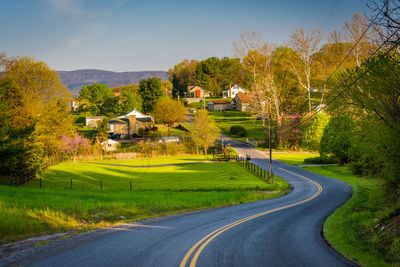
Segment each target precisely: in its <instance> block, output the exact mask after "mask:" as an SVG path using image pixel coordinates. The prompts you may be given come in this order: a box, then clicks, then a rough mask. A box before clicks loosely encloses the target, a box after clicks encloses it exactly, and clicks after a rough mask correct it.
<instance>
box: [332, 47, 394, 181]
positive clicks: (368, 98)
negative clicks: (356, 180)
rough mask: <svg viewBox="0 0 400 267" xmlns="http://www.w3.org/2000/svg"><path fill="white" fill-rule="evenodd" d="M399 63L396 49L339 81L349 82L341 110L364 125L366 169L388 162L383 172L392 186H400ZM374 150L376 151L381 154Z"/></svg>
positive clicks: (361, 155)
mask: <svg viewBox="0 0 400 267" xmlns="http://www.w3.org/2000/svg"><path fill="white" fill-rule="evenodd" d="M399 62H400V54H399V53H398V52H392V53H389V54H388V55H386V56H385V55H380V56H377V57H374V58H372V59H371V60H368V61H367V62H365V64H364V65H363V66H362V67H361V69H359V68H354V69H352V70H349V71H348V72H346V73H344V74H343V76H342V77H341V79H340V80H339V82H342V83H344V82H345V81H347V82H346V83H344V85H343V87H344V88H346V90H342V94H340V95H337V96H336V97H337V99H336V101H335V102H336V103H335V104H336V107H337V108H338V109H339V111H338V112H343V109H347V110H350V111H351V112H352V114H354V116H356V117H357V118H358V119H359V120H360V121H361V124H363V125H364V126H363V128H362V129H363V132H364V131H365V134H363V136H361V137H360V138H359V139H361V138H362V139H361V140H363V141H364V142H363V144H361V145H362V147H364V148H365V149H360V153H359V156H358V157H356V158H357V159H356V160H359V159H360V161H363V162H364V163H365V164H363V166H364V170H363V172H364V171H365V168H370V167H371V164H372V163H373V164H375V165H377V166H378V165H379V164H380V163H379V162H384V167H383V168H381V170H382V171H381V172H380V175H381V176H383V177H384V178H385V180H386V181H387V182H388V185H389V187H391V188H393V187H396V186H398V185H400V160H399V159H400V157H399V156H398V155H399V154H400V145H399V141H398V140H400V86H399V84H400V63H399ZM334 97H335V96H334ZM367 130H369V131H367ZM371 131H372V133H370V132H371ZM377 133H379V134H377ZM370 151H375V152H376V153H375V155H379V157H376V156H375V155H374V154H371V152H370ZM379 158H380V160H378V159H379ZM368 162H369V164H366V163H368ZM376 169H379V168H376Z"/></svg>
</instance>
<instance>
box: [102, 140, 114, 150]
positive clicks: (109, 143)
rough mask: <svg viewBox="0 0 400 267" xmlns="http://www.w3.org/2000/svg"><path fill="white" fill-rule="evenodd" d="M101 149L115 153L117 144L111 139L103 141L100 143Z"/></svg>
mask: <svg viewBox="0 0 400 267" xmlns="http://www.w3.org/2000/svg"><path fill="white" fill-rule="evenodd" d="M101 147H102V149H103V150H105V151H117V150H118V142H117V141H114V140H112V139H107V141H104V142H103V143H101Z"/></svg>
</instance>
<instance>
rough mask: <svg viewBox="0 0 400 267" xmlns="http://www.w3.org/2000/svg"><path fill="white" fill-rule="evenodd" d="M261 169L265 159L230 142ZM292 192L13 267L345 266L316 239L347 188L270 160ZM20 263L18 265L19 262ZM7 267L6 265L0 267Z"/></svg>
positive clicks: (45, 249)
mask: <svg viewBox="0 0 400 267" xmlns="http://www.w3.org/2000/svg"><path fill="white" fill-rule="evenodd" d="M231 144H232V147H234V148H235V149H236V150H237V151H238V152H239V154H240V155H246V154H248V155H250V156H251V158H252V162H253V163H255V164H257V165H259V166H260V167H263V168H265V169H267V168H268V167H267V166H268V161H267V159H266V156H265V153H263V152H261V151H257V150H255V149H252V148H249V147H246V146H245V145H243V144H241V143H237V142H232V143H231ZM273 172H274V173H275V174H277V175H278V176H280V177H282V178H284V179H285V180H286V181H288V182H289V183H290V184H291V186H292V187H293V190H292V191H291V192H290V193H289V194H287V195H285V196H283V197H281V198H277V199H271V200H263V201H258V202H253V203H246V204H242V205H236V206H231V207H225V208H218V209H210V210H206V211H201V212H192V213H188V214H182V215H174V216H167V217H163V218H160V219H156V220H147V221H143V222H141V223H131V224H127V225H123V226H119V227H116V228H113V229H111V230H110V229H108V230H102V231H97V232H96V231H95V232H91V233H85V234H82V235H78V236H76V237H72V238H69V239H66V240H58V241H55V242H51V243H50V244H46V245H42V246H40V247H38V248H36V249H33V250H32V251H30V252H29V253H27V254H26V255H25V256H23V255H20V256H19V258H18V257H17V258H16V259H15V261H14V262H12V261H11V262H8V263H12V264H18V265H35V266H352V265H355V264H354V263H352V262H351V261H349V260H347V259H345V258H344V257H343V256H341V255H340V254H339V253H337V252H336V251H335V250H334V249H332V248H331V247H330V246H329V245H328V244H327V243H326V242H325V240H324V239H323V237H322V234H321V232H322V225H323V222H324V220H325V219H326V217H327V216H329V215H330V214H331V213H332V212H333V211H334V210H335V209H336V208H338V207H339V206H341V205H342V204H343V203H344V202H346V200H347V199H348V198H350V196H351V194H352V191H351V188H350V186H348V185H347V184H345V183H343V182H340V181H337V180H334V179H331V178H327V177H323V176H320V175H316V174H312V173H309V172H307V171H305V170H301V169H299V168H297V167H295V166H291V165H287V164H285V163H282V162H279V161H275V160H274V161H273ZM24 257H25V258H24ZM6 264H7V263H6Z"/></svg>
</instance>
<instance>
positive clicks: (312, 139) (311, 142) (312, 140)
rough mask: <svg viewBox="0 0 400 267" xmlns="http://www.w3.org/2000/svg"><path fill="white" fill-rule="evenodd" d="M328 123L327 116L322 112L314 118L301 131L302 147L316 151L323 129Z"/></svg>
mask: <svg viewBox="0 0 400 267" xmlns="http://www.w3.org/2000/svg"><path fill="white" fill-rule="evenodd" d="M328 122H329V116H328V115H327V114H326V113H325V112H323V111H321V112H320V113H318V114H317V115H316V116H314V117H313V118H312V119H311V121H310V122H309V123H308V124H307V125H306V127H305V130H304V131H303V138H302V141H301V143H302V147H303V148H306V149H310V150H314V151H316V150H318V148H319V143H320V141H321V138H322V134H323V131H324V128H325V126H326V125H327V124H328Z"/></svg>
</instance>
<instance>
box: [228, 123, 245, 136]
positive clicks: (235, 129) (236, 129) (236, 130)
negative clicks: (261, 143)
mask: <svg viewBox="0 0 400 267" xmlns="http://www.w3.org/2000/svg"><path fill="white" fill-rule="evenodd" d="M242 129H244V127H243V126H241V125H233V126H231V133H232V134H237V133H239V131H240V130H242ZM244 130H245V129H244Z"/></svg>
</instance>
